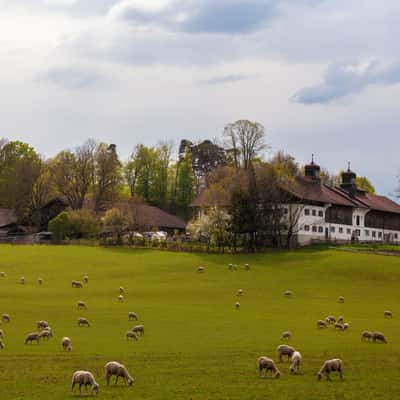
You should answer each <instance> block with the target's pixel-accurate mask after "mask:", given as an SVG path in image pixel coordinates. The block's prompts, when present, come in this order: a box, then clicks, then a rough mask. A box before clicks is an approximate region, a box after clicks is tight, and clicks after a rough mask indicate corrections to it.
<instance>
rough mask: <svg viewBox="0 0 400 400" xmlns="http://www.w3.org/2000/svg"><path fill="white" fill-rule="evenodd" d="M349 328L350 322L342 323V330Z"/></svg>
mask: <svg viewBox="0 0 400 400" xmlns="http://www.w3.org/2000/svg"><path fill="white" fill-rule="evenodd" d="M349 328H350V324H349V323H348V322H345V323H344V324H343V330H344V331H347V330H348V329H349Z"/></svg>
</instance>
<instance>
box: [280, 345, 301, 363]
mask: <svg viewBox="0 0 400 400" xmlns="http://www.w3.org/2000/svg"><path fill="white" fill-rule="evenodd" d="M276 351H277V352H278V355H279V362H282V357H283V356H287V358H288V361H289V358H290V357H292V356H293V354H294V352H295V351H296V350H295V349H294V348H293V347H291V346H288V345H286V344H281V345H280V346H278V347H277V348H276Z"/></svg>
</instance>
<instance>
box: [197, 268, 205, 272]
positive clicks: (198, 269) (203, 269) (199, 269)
mask: <svg viewBox="0 0 400 400" xmlns="http://www.w3.org/2000/svg"><path fill="white" fill-rule="evenodd" d="M204 271H205V268H204V267H198V268H197V272H200V273H201V272H204Z"/></svg>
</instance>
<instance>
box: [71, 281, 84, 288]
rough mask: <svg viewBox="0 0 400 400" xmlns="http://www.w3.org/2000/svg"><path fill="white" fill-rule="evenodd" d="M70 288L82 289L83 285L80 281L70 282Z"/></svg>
mask: <svg viewBox="0 0 400 400" xmlns="http://www.w3.org/2000/svg"><path fill="white" fill-rule="evenodd" d="M71 286H72V287H73V288H83V284H82V282H80V281H72V283H71Z"/></svg>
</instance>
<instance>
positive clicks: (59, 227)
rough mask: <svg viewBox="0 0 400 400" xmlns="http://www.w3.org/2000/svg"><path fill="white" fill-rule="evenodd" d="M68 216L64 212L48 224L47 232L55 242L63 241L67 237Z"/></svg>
mask: <svg viewBox="0 0 400 400" xmlns="http://www.w3.org/2000/svg"><path fill="white" fill-rule="evenodd" d="M69 230H70V229H69V216H68V213H67V212H66V211H63V212H61V213H60V214H58V215H57V216H56V217H55V218H53V219H52V220H51V221H50V222H49V231H50V232H51V233H52V234H53V238H54V239H56V240H64V239H65V238H67V237H68V235H69Z"/></svg>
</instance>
